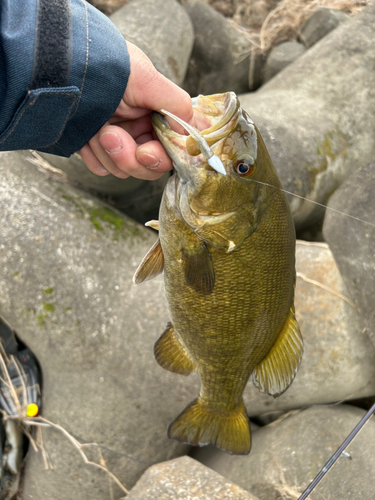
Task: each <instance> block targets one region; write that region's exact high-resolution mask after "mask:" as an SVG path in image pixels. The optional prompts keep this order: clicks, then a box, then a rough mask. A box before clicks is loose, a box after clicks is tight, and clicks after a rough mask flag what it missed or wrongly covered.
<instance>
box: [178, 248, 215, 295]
mask: <svg viewBox="0 0 375 500" xmlns="http://www.w3.org/2000/svg"><path fill="white" fill-rule="evenodd" d="M182 261H183V266H184V272H185V282H186V284H187V285H188V286H191V287H192V288H193V289H194V290H195V291H196V292H197V293H199V294H201V295H210V294H211V293H212V291H213V289H214V284H215V272H214V266H213V263H212V259H211V255H210V253H209V251H208V250H207V247H206V245H205V244H204V243H200V244H199V245H197V246H195V247H193V248H189V249H186V248H183V249H182Z"/></svg>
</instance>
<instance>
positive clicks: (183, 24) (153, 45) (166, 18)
mask: <svg viewBox="0 0 375 500" xmlns="http://www.w3.org/2000/svg"><path fill="white" fill-rule="evenodd" d="M110 19H111V21H112V22H114V23H115V25H116V26H117V28H118V29H119V30H120V31H121V33H122V35H123V36H124V38H125V39H126V40H128V41H129V42H132V43H134V44H135V45H137V46H138V47H139V48H140V49H142V50H143V52H144V53H145V54H146V55H147V56H148V57H149V58H150V59H151V61H152V63H153V64H154V66H155V67H156V69H157V70H158V71H160V73H162V74H163V75H164V76H166V77H167V78H169V79H170V80H172V81H173V82H175V83H177V85H181V84H182V82H183V81H184V78H185V74H186V70H187V66H188V62H189V58H190V53H191V50H192V48H193V43H194V31H193V27H192V24H191V22H190V19H189V16H188V15H187V14H186V12H185V10H184V9H183V8H182V6H181V5H180V4H179V3H178V2H177V1H176V0H132V1H131V2H129V3H127V4H125V5H124V6H123V7H121V8H120V9H119V10H117V11H116V12H115V13H114V14H112V16H110Z"/></svg>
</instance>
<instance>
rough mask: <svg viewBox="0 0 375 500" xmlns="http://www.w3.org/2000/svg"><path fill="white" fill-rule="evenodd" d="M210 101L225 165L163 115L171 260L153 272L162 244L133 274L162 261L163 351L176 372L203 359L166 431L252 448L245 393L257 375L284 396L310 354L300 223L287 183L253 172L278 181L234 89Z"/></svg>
mask: <svg viewBox="0 0 375 500" xmlns="http://www.w3.org/2000/svg"><path fill="white" fill-rule="evenodd" d="M207 101H208V102H209V103H210V105H211V107H210V110H211V113H210V118H211V127H209V128H208V129H205V130H203V131H202V132H201V134H202V136H203V137H207V141H209V142H210V145H211V147H212V151H213V152H214V153H215V154H216V155H217V156H218V157H219V158H221V161H222V164H223V166H224V167H225V170H226V174H225V175H222V174H221V173H217V172H215V171H213V170H212V169H211V168H209V165H207V162H205V159H204V158H203V157H202V155H201V154H199V150H198V152H197V151H195V152H194V154H191V155H190V154H189V153H188V152H187V140H186V136H179V135H178V134H176V133H175V132H173V131H172V130H171V129H170V128H169V126H168V125H167V124H166V122H165V121H163V120H162V119H161V118H159V117H158V116H159V115H157V116H156V117H154V127H155V130H156V132H157V133H158V135H159V138H160V140H161V142H162V143H163V145H164V146H165V147H166V149H167V151H168V153H169V154H170V156H171V158H172V159H173V161H174V166H175V168H176V174H175V175H174V176H173V177H172V178H170V180H169V182H168V184H167V186H166V189H165V191H164V194H163V199H162V202H161V208H160V217H159V238H160V248H161V252H159V254H160V253H162V255H163V262H162V264H161V263H160V257H159V254H158V256H157V258H158V259H159V260H158V266H155V265H154V264H155V263H154V262H153V266H154V267H153V269H154V271H153V272H151V273H150V272H149V271H147V269H148V266H149V263H150V262H152V259H153V254H151V256H150V255H148V256H146V258H145V260H144V261H143V262H142V264H141V265H140V267H139V269H138V271H137V273H136V278H135V281H136V282H141V281H144V280H145V279H149V278H150V277H153V276H154V275H155V274H156V271H155V269H156V270H157V272H160V271H161V270H162V269H163V270H164V279H165V290H166V295H167V299H168V304H169V311H170V315H171V325H170V326H168V328H167V330H166V331H165V332H164V334H163V335H162V336H161V338H160V339H159V341H158V342H157V343H156V345H155V356H156V359H157V361H158V362H159V364H160V365H161V366H163V367H164V368H166V369H168V370H171V371H174V372H176V373H181V374H185V375H187V374H189V373H191V372H192V371H193V370H194V369H196V370H197V371H198V373H199V376H200V379H201V390H200V393H199V396H198V398H197V399H196V400H194V401H193V402H192V403H190V405H188V407H187V408H186V409H185V410H184V411H183V412H182V413H181V414H180V415H179V416H178V417H177V419H176V420H175V421H174V422H172V424H171V425H170V427H169V436H170V437H174V438H176V439H178V440H180V441H182V442H187V443H189V444H193V445H205V444H208V443H213V444H214V445H216V446H218V447H219V448H221V449H223V450H225V451H227V452H229V453H238V454H246V453H248V452H249V451H250V445H251V442H250V430H249V422H248V418H247V415H246V411H245V408H244V404H243V399H242V394H243V391H244V388H245V386H246V384H247V382H248V379H249V377H250V376H251V374H253V382H254V383H255V385H256V386H257V387H258V389H260V390H262V391H263V392H265V393H267V394H270V395H272V396H274V397H275V396H277V395H279V394H281V393H282V392H284V391H285V390H286V389H287V388H288V387H289V385H290V384H291V382H292V381H293V379H294V376H295V374H296V372H297V369H298V366H299V364H300V361H301V356H302V351H303V343H302V338H301V335H300V332H299V329H298V324H297V322H296V320H295V316H294V305H293V301H294V286H295V233H294V225H293V220H292V217H291V214H290V210H289V206H288V203H287V200H286V197H285V194H284V193H283V192H282V191H281V190H279V189H274V188H272V187H269V186H266V185H261V184H256V183H254V182H251V178H254V179H259V180H261V181H263V182H265V183H267V184H270V185H272V186H276V187H281V185H280V182H279V179H278V176H277V173H276V171H275V169H274V167H273V165H272V162H271V159H270V157H269V155H268V152H267V150H266V147H265V145H264V143H263V140H262V138H261V136H260V133H259V131H258V130H257V129H256V127H255V126H254V124H253V123H252V122H251V120H250V119H249V118H248V117H247V115H246V114H245V113H244V112H243V111H242V110H241V108H240V106H239V103H238V100H237V98H236V96H235V95H234V94H233V93H227V94H221V95H215V96H207V97H204V96H200V97H198V98H197V100H196V101H195V103H194V104H195V107H197V108H198V111H199V106H201V108H202V107H203V108H204V104H205V103H207ZM234 101H236V102H234ZM212 106H216V109H217V115H216V121H215V119H214V118H212V117H215V115H214V114H213V112H212ZM228 110H230V111H228ZM226 112H227V115H228V114H229V116H226ZM236 113H237V116H236ZM228 124H229V125H228ZM225 127H227V129H228V130H226V129H225ZM225 132H226V133H225ZM215 134H216V135H217V136H218V137H219V138H218V140H215V137H214V138H213V137H212V136H213V135H215ZM249 172H250V173H249ZM251 176H253V177H251ZM155 259H156V257H155ZM155 259H154V260H155Z"/></svg>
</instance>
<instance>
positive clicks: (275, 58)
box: [263, 42, 306, 83]
mask: <svg viewBox="0 0 375 500" xmlns="http://www.w3.org/2000/svg"><path fill="white" fill-rule="evenodd" d="M305 50H306V48H305V47H304V46H303V45H302V43H298V42H284V43H280V45H277V46H276V47H274V48H273V49H271V51H270V53H269V54H268V56H267V61H266V64H265V67H264V70H263V71H264V73H263V74H264V76H263V82H264V83H266V82H268V80H271V78H273V77H274V76H275V75H277V73H279V72H280V71H281V70H282V69H284V68H286V66H288V65H289V64H291V63H292V62H294V61H295V60H296V59H298V58H299V57H300V56H301V55H302V54H303V53H304V52H305Z"/></svg>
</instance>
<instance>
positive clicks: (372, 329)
mask: <svg viewBox="0 0 375 500" xmlns="http://www.w3.org/2000/svg"><path fill="white" fill-rule="evenodd" d="M374 171H375V161H372V162H371V163H368V164H367V165H365V166H364V167H361V168H359V169H358V170H357V171H356V172H354V173H353V174H352V175H351V176H350V177H349V178H348V179H347V180H346V181H345V182H344V184H343V185H342V186H341V187H340V188H339V189H338V190H337V191H336V192H335V193H334V195H333V196H332V197H331V198H330V200H329V205H328V206H329V207H330V208H333V209H334V210H339V211H341V212H345V213H347V214H349V215H351V216H353V217H357V218H359V219H363V220H365V221H368V222H370V223H371V224H372V225H370V224H365V223H363V222H360V221H358V220H354V219H352V218H350V217H345V216H343V215H340V214H337V213H336V212H333V211H330V210H327V213H326V217H325V221H324V226H323V231H324V236H325V238H326V240H327V241H328V243H329V246H330V249H331V250H332V252H333V256H334V258H335V261H336V262H337V265H338V268H339V270H340V272H341V275H342V277H343V279H344V281H345V284H346V286H347V287H348V290H349V292H350V295H351V297H353V301H354V302H355V304H356V306H357V308H358V310H359V311H360V313H361V318H362V319H363V321H364V324H365V326H366V329H367V332H368V334H369V335H370V337H371V339H372V341H373V342H374V343H375V308H374V294H375V280H374V276H375V227H374V221H375V198H374V192H375V177H374Z"/></svg>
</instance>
